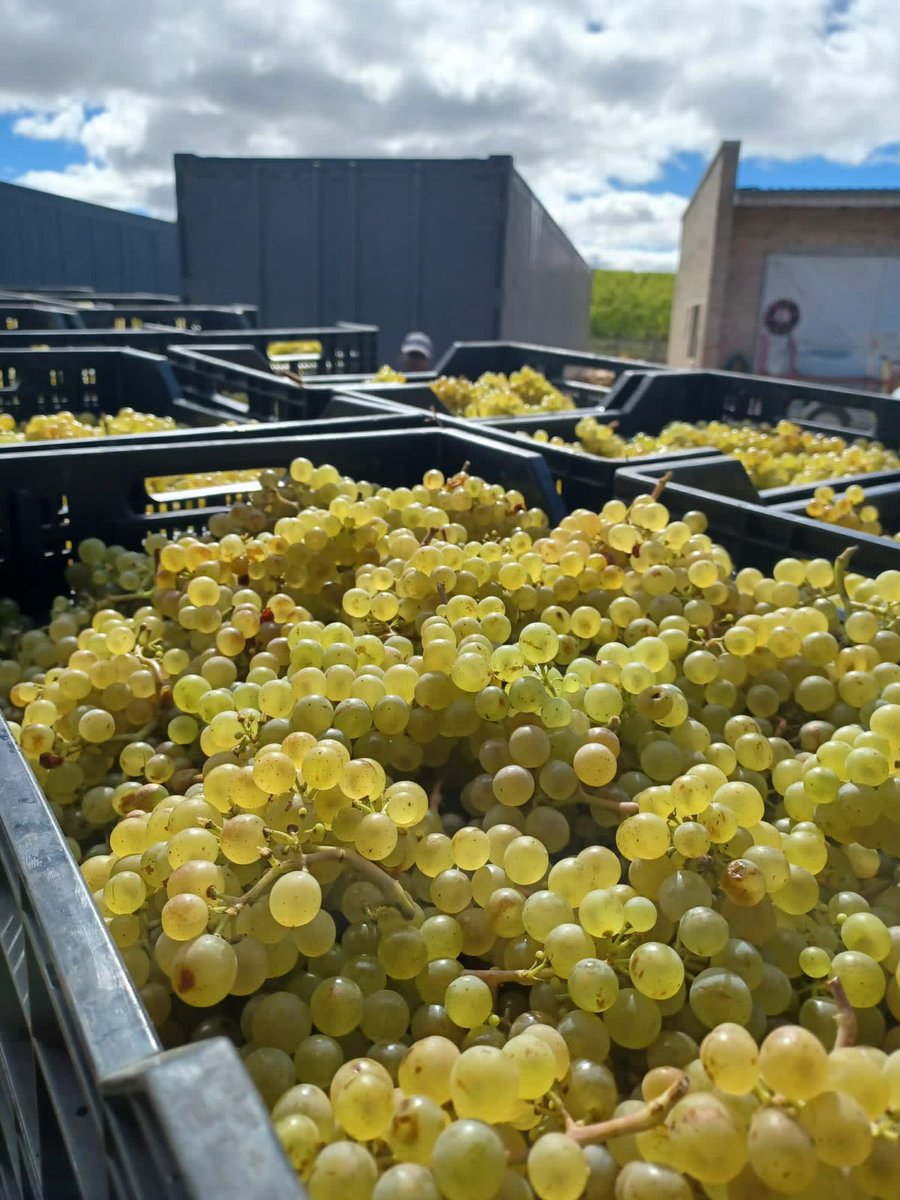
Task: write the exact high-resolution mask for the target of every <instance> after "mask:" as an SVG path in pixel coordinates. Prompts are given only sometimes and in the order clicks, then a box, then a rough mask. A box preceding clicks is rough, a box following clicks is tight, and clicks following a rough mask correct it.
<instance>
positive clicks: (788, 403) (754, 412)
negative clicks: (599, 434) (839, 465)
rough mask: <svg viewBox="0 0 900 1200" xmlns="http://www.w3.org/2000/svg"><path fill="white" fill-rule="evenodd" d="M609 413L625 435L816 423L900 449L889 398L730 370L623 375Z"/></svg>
mask: <svg viewBox="0 0 900 1200" xmlns="http://www.w3.org/2000/svg"><path fill="white" fill-rule="evenodd" d="M606 409H607V411H609V412H614V413H616V415H617V417H618V419H619V421H620V425H619V429H620V432H622V433H623V434H625V435H626V436H630V435H631V434H633V433H637V432H639V431H643V432H644V433H658V432H659V430H660V429H662V427H663V426H664V425H667V424H668V423H669V422H670V421H743V420H750V421H758V422H762V421H765V422H768V423H770V424H771V423H773V422H776V421H780V420H782V419H783V418H787V419H788V420H791V421H814V422H816V424H817V425H820V426H828V427H829V428H831V429H832V430H835V431H837V432H840V433H843V434H845V435H847V434H849V435H850V436H856V435H857V434H867V435H868V436H870V437H877V438H879V439H880V440H881V441H883V442H884V443H885V444H886V445H888V446H892V447H894V448H897V447H898V446H900V404H898V402H897V401H896V400H894V399H892V398H891V397H890V396H879V395H877V394H876V393H874V392H854V391H851V390H850V389H848V388H833V387H821V386H819V385H818V384H813V383H798V382H797V381H795V380H792V379H765V378H762V377H761V376H756V375H735V374H731V373H729V372H727V371H660V372H657V373H653V374H647V375H644V376H643V377H642V378H641V379H639V380H638V381H635V380H634V379H630V378H629V377H628V376H625V377H623V379H622V380H620V381H619V382H618V383H617V385H616V386H615V387H614V388H613V390H612V392H610V394H609V397H608V399H607V402H606Z"/></svg>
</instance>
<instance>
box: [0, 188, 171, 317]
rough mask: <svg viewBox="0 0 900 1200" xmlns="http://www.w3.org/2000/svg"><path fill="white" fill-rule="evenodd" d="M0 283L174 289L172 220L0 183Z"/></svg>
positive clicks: (114, 289)
mask: <svg viewBox="0 0 900 1200" xmlns="http://www.w3.org/2000/svg"><path fill="white" fill-rule="evenodd" d="M0 285H2V286H5V287H12V288H30V287H33V288H46V287H78V286H83V287H90V288H94V289H95V290H97V291H108V292H154V293H160V292H177V290H178V286H179V279H178V238H177V232H176V227H175V224H174V222H172V221H157V220H155V219H154V218H152V217H142V216H138V215H137V214H136V213H127V212H119V211H118V210H117V209H113V208H102V207H101V206H100V205H99V204H85V203H84V202H83V201H81V200H70V199H68V198H67V197H65V196H52V195H50V194H49V193H47V192H38V191H35V190H33V189H32V188H23V187H18V186H16V185H15V184H12V183H0Z"/></svg>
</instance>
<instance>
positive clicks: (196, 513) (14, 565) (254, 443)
mask: <svg viewBox="0 0 900 1200" xmlns="http://www.w3.org/2000/svg"><path fill="white" fill-rule="evenodd" d="M47 446H48V448H47V449H44V448H43V447H42V448H40V449H33V450H32V449H28V450H25V451H20V452H19V453H10V454H7V455H4V457H3V464H2V470H0V596H11V597H12V598H13V599H14V600H17V601H18V602H19V603H20V604H21V605H22V606H23V607H24V608H25V610H26V611H32V612H37V611H40V610H41V608H46V606H47V605H48V603H49V601H50V600H51V598H52V597H54V596H56V595H59V594H60V593H63V592H65V591H66V582H65V567H66V564H67V562H68V561H69V560H70V558H71V554H72V547H73V546H75V545H77V543H78V542H80V541H81V540H82V539H83V538H86V537H99V538H102V539H103V540H104V541H106V542H115V543H121V544H122V545H124V546H126V547H137V546H139V545H140V542H141V540H142V539H143V537H145V536H146V534H148V533H150V532H152V531H153V530H159V529H162V530H166V531H167V532H170V533H171V532H172V531H174V530H183V529H186V528H192V529H193V528H197V527H202V526H204V525H205V523H206V521H207V520H208V519H209V517H210V516H211V515H212V514H213V513H214V512H221V511H223V510H227V509H228V508H229V507H230V505H231V504H232V503H233V502H234V500H236V499H238V498H241V497H243V496H245V495H246V494H247V492H248V491H249V490H253V489H252V486H251V485H248V484H231V485H227V486H219V487H217V488H214V489H208V490H207V491H206V492H192V493H190V494H185V495H184V496H182V497H175V498H168V497H167V499H166V500H165V501H164V502H162V501H159V500H157V499H154V498H153V497H152V496H151V494H150V493H149V492H148V490H147V484H146V480H147V478H148V477H154V476H159V475H177V474H190V473H194V472H205V471H218V470H229V469H235V470H236V469H259V468H263V467H287V466H288V464H289V463H290V461H291V459H292V458H296V457H297V456H299V455H305V456H307V457H309V458H311V459H312V460H313V462H315V463H331V464H333V465H334V466H335V467H337V468H338V470H340V471H342V472H343V473H345V474H348V475H351V476H353V477H354V478H358V477H359V476H360V475H363V476H365V477H366V478H368V479H370V480H372V481H374V482H377V483H383V484H387V485H390V486H401V485H410V484H414V483H419V482H421V479H422V475H423V474H424V472H425V471H426V470H428V469H429V468H430V467H437V468H438V469H440V470H442V471H443V472H444V473H445V474H446V475H453V474H455V473H456V472H457V471H459V470H460V469H461V468H462V466H463V464H464V463H466V462H468V463H469V469H470V471H471V473H472V474H475V475H480V476H482V477H483V478H485V479H487V480H488V481H490V482H493V483H500V484H502V485H503V486H504V487H506V488H514V489H517V490H518V491H521V492H522V493H523V495H524V496H525V501H526V503H527V504H529V505H533V506H539V507H541V508H543V509H545V511H547V513H548V514H549V516H550V517H551V518H552V519H554V520H558V519H560V518H561V517H562V515H563V512H564V510H563V507H562V504H561V502H560V500H559V497H558V495H557V494H556V491H555V489H554V486H553V481H552V479H551V477H550V472H549V471H548V469H547V465H546V463H545V462H544V460H543V459H542V458H541V456H540V455H539V454H535V453H534V452H532V451H530V450H528V449H524V448H523V449H519V448H518V447H516V446H509V445H505V444H501V443H499V442H496V441H493V442H492V441H488V440H487V439H485V438H481V437H477V436H475V435H474V434H471V433H469V432H468V431H459V430H455V429H454V430H450V429H446V430H444V429H434V428H410V429H399V430H395V431H391V430H387V431H385V430H381V429H378V430H375V431H370V430H365V431H358V432H350V433H330V432H329V433H326V434H313V435H309V436H305V435H304V434H303V433H297V432H292V433H291V434H290V435H288V436H285V437H283V438H282V437H277V438H276V437H266V436H258V435H257V434H255V433H253V432H249V431H247V432H246V434H245V436H243V437H233V438H231V439H225V438H221V437H219V435H218V434H217V433H216V432H215V431H212V430H210V431H209V437H208V439H203V440H195V441H193V442H191V443H177V444H176V443H168V444H160V443H158V442H157V443H154V444H152V445H143V446H123V445H116V446H112V445H102V444H101V443H99V442H91V443H90V444H86V445H85V446H84V447H83V448H82V449H81V450H80V453H78V454H66V453H60V452H59V451H57V450H54V449H52V448H50V447H52V443H47ZM98 480H102V486H98Z"/></svg>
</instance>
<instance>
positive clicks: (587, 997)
mask: <svg viewBox="0 0 900 1200" xmlns="http://www.w3.org/2000/svg"><path fill="white" fill-rule="evenodd" d="M568 987H569V995H570V996H571V998H572V1000H573V1001H574V1003H575V1004H577V1005H578V1007H579V1008H581V1009H584V1010H585V1011H586V1012H605V1010H606V1009H608V1008H609V1007H610V1006H611V1005H612V1004H614V1003H615V1000H616V997H617V996H618V994H619V980H618V977H617V975H616V973H615V971H614V970H613V969H612V967H610V966H609V964H608V963H606V962H604V961H603V960H602V959H599V958H583V959H581V960H579V962H577V963H576V964H575V966H574V967H573V968H572V971H571V973H570V975H569V979H568ZM676 990H677V989H676Z"/></svg>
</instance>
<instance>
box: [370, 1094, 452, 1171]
mask: <svg viewBox="0 0 900 1200" xmlns="http://www.w3.org/2000/svg"><path fill="white" fill-rule="evenodd" d="M448 1124H449V1117H448V1115H447V1113H446V1112H445V1111H444V1109H443V1108H441V1106H440V1105H439V1104H436V1103H435V1101H434V1100H432V1099H429V1097H428V1096H417V1095H412V1096H406V1097H404V1098H403V1099H402V1100H401V1101H400V1102H399V1104H397V1105H396V1106H395V1107H394V1111H393V1115H392V1117H391V1122H390V1125H389V1126H388V1127H387V1129H386V1131H385V1133H384V1135H383V1136H384V1140H385V1141H386V1142H387V1144H388V1146H389V1147H390V1150H391V1153H392V1154H393V1156H394V1158H396V1159H397V1161H398V1162H406V1163H419V1164H422V1165H425V1164H429V1163H430V1162H431V1159H432V1154H433V1151H434V1144H435V1142H436V1141H437V1139H438V1137H440V1135H441V1133H442V1132H443V1131H444V1129H446V1128H447V1125H448Z"/></svg>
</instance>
